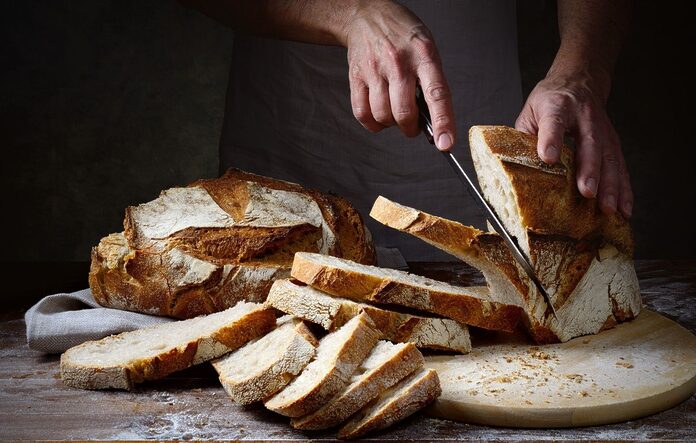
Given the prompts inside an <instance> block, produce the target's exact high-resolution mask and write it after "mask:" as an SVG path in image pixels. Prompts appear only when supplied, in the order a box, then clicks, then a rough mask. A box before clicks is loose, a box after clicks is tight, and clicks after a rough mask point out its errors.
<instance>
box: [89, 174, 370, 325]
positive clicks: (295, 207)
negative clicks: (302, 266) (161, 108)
mask: <svg viewBox="0 0 696 443" xmlns="http://www.w3.org/2000/svg"><path fill="white" fill-rule="evenodd" d="M296 251H312V252H321V253H323V254H329V255H336V256H341V257H348V258H350V259H352V260H356V261H358V262H361V263H374V262H375V251H374V247H373V245H372V240H371V236H370V233H369V231H368V230H367V228H366V227H365V225H364V223H363V220H362V218H361V217H360V215H359V214H358V212H357V211H356V210H355V209H354V208H353V207H352V206H351V205H350V204H349V203H348V202H347V201H346V200H344V199H342V198H340V197H336V196H334V195H328V194H323V193H320V192H318V191H314V190H310V189H305V188H303V187H301V186H300V185H297V184H294V183H289V182H285V181H281V180H275V179H271V178H268V177H263V176H259V175H255V174H250V173H247V172H243V171H239V170H236V169H230V170H228V171H227V172H226V173H225V174H224V175H223V176H222V177H220V178H217V179H211V180H198V181H196V182H194V183H192V184H190V185H189V186H186V187H177V188H171V189H167V190H165V191H163V192H162V193H161V194H160V196H159V197H158V198H156V199H155V200H153V201H150V202H148V203H144V204H141V205H138V206H131V207H128V208H127V209H126V216H125V220H124V231H123V232H121V233H115V234H111V235H109V236H107V237H104V238H103V239H102V240H101V241H100V242H99V245H97V246H96V247H95V248H93V250H92V263H91V268H90V274H89V285H90V288H91V289H92V293H93V294H94V298H95V299H96V300H97V302H99V303H100V304H101V305H103V306H106V307H111V308H116V309H124V310H130V311H137V312H143V313H147V314H155V315H165V316H170V317H175V318H191V317H195V316H197V315H202V314H209V313H212V312H217V311H221V310H223V309H226V308H228V307H231V306H234V305H235V304H236V303H237V302H238V301H242V300H244V301H256V302H262V301H264V300H265V298H266V295H267V294H268V290H269V289H270V286H271V284H272V283H273V281H274V280H276V279H278V278H284V277H287V276H288V274H289V271H290V266H291V264H292V257H293V254H294V253H295V252H296Z"/></svg>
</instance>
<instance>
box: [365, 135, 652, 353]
mask: <svg viewBox="0 0 696 443" xmlns="http://www.w3.org/2000/svg"><path fill="white" fill-rule="evenodd" d="M470 143H471V146H472V155H473V157H474V162H475V165H476V168H477V173H478V176H479V181H480V183H481V188H482V190H483V192H484V194H485V196H486V199H487V200H488V201H489V202H490V203H491V204H492V205H493V206H494V208H495V211H496V213H497V214H498V215H499V216H500V217H501V219H502V221H503V223H504V224H505V226H506V228H507V229H508V230H509V231H510V232H511V233H513V235H515V236H516V237H517V239H518V242H519V243H520V247H521V248H522V249H523V250H524V251H525V252H526V253H527V254H529V258H530V260H531V262H532V264H533V265H534V268H535V271H536V273H537V276H538V277H539V279H540V280H541V281H542V283H543V284H544V286H545V287H546V288H547V290H548V291H549V294H550V295H551V298H552V301H553V303H554V307H555V308H556V311H557V314H558V318H556V317H554V316H553V315H552V313H551V311H550V309H549V308H548V305H547V304H546V301H545V300H544V298H543V297H542V296H541V294H540V293H539V292H538V291H537V289H536V287H535V286H534V284H533V283H532V282H531V281H530V280H529V279H528V278H527V276H526V274H525V273H524V271H523V270H522V269H521V268H520V267H519V265H518V264H517V263H516V262H515V261H514V259H513V257H512V255H511V254H510V252H509V250H508V249H507V246H506V245H505V243H504V242H503V240H502V238H501V237H500V236H499V235H498V234H497V233H495V232H483V231H481V230H478V229H476V228H472V227H469V226H464V225H462V224H460V223H457V222H455V221H451V220H446V219H443V218H440V217H436V216H433V215H430V214H426V213H424V212H421V211H418V210H416V209H412V208H408V207H405V206H402V205H399V204H397V203H394V202H390V201H389V200H387V199H385V198H383V197H380V198H378V199H377V201H376V202H375V204H374V206H373V208H372V211H371V213H370V215H371V216H372V217H373V218H375V219H376V220H378V221H380V222H381V223H384V224H385V225H387V226H391V227H393V228H395V229H399V230H401V231H404V232H408V233H410V234H412V235H415V236H417V237H419V238H421V239H423V240H425V241H427V242H428V243H431V244H432V245H434V246H436V247H438V248H440V249H442V250H444V251H446V252H448V253H450V254H452V255H454V256H455V257H458V258H460V259H461V260H463V261H465V262H466V263H468V264H469V265H471V266H473V267H475V268H478V269H480V270H481V271H482V273H483V275H484V277H485V278H486V281H487V283H488V285H489V287H490V290H491V293H494V294H496V295H497V296H498V297H500V298H501V299H503V300H507V301H508V302H509V303H519V304H520V305H522V306H523V307H524V310H525V316H524V322H525V324H526V325H527V327H528V329H529V332H530V333H531V335H532V336H533V337H534V339H535V340H536V341H537V342H538V343H551V342H558V341H567V340H570V339H571V338H573V337H577V336H580V335H586V334H596V333H597V332H599V331H601V330H603V329H606V328H609V327H613V326H614V325H616V324H617V323H618V322H622V321H626V320H630V319H632V318H634V317H635V316H636V315H638V313H639V312H640V308H641V299H640V289H639V286H638V279H637V277H636V273H635V269H634V267H633V260H632V250H633V243H632V240H631V231H630V226H629V225H628V223H627V222H626V220H624V219H623V218H621V216H620V215H612V216H606V215H603V214H601V212H599V210H598V208H597V205H596V202H595V201H592V200H587V199H584V198H583V197H581V196H580V194H579V193H578V191H577V188H576V185H575V180H574V169H573V160H572V155H570V153H569V152H568V148H564V149H563V155H562V162H561V164H559V165H555V166H547V165H546V164H544V163H542V162H541V160H539V159H538V157H536V139H535V138H534V137H532V136H530V135H528V134H523V133H520V132H518V131H515V130H514V129H511V128H505V127H474V128H472V130H471V142H470ZM546 213H548V214H549V216H548V217H544V214H546ZM568 213H570V215H569V214H568ZM572 213H577V215H578V216H577V218H573V216H572Z"/></svg>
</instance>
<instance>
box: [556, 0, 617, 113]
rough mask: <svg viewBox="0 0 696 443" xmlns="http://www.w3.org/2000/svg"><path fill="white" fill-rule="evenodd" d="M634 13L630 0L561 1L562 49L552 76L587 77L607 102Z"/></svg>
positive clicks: (559, 3)
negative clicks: (618, 57) (612, 78)
mask: <svg viewBox="0 0 696 443" xmlns="http://www.w3.org/2000/svg"><path fill="white" fill-rule="evenodd" d="M630 12H631V2H630V1H629V0H615V1H614V0H612V1H609V0H559V1H558V25H559V31H560V36H561V45H560V48H559V50H558V53H557V54H556V58H555V60H554V63H553V65H552V67H551V69H550V70H549V74H550V75H562V76H583V77H587V79H588V81H590V82H592V85H591V87H592V88H593V89H594V93H596V94H598V95H599V96H600V97H601V99H602V100H604V101H606V99H607V97H608V95H609V89H610V86H611V75H612V72H613V70H614V65H615V63H616V59H617V56H618V54H619V51H620V49H621V45H622V43H623V40H624V38H625V36H626V33H627V30H628V26H629V22H630Z"/></svg>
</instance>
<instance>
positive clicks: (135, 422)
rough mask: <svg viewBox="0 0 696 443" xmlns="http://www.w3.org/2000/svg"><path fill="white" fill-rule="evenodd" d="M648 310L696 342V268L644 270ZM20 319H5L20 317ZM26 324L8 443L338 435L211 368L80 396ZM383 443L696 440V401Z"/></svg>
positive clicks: (435, 427)
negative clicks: (242, 393) (621, 417)
mask: <svg viewBox="0 0 696 443" xmlns="http://www.w3.org/2000/svg"><path fill="white" fill-rule="evenodd" d="M636 269H637V271H638V276H639V278H640V282H641V291H642V294H643V300H644V303H645V304H646V305H647V306H648V307H649V308H650V309H653V310H655V311H658V312H661V313H663V314H664V315H666V316H667V317H669V318H671V319H673V320H675V321H677V322H679V323H680V324H682V325H683V326H684V327H686V328H687V329H689V330H691V331H692V332H696V261H694V260H690V261H679V262H672V261H658V260H651V261H639V262H637V263H636ZM412 270H413V271H414V272H416V273H419V274H422V275H426V276H430V277H434V278H437V279H440V280H444V281H450V282H452V283H455V284H481V283H482V279H481V277H480V276H479V275H477V273H475V272H473V271H472V270H471V269H470V268H468V267H466V266H465V265H462V264H453V263H447V264H445V263H413V264H412ZM17 314H21V312H20V311H16V312H15V313H14V315H13V314H12V313H7V312H5V313H4V316H3V318H6V319H7V318H12V317H15V318H17V317H19V316H18V315H17ZM24 333H25V328H24V322H23V320H21V319H10V320H4V321H2V322H0V440H48V439H50V440H75V439H77V440H146V439H155V440H189V439H193V440H210V439H213V440H290V441H292V440H305V439H307V438H320V439H328V440H330V439H332V438H333V433H332V432H318V433H304V432H300V431H294V430H292V429H291V428H290V426H289V425H288V420H287V419H286V418H284V417H281V416H279V415H276V414H273V413H271V412H268V411H266V410H265V409H263V408H262V407H259V406H252V407H241V406H238V405H235V404H234V403H233V402H232V401H231V400H230V399H229V398H228V397H227V395H226V394H225V392H224V391H223V390H222V388H221V387H220V385H219V384H218V382H217V379H216V377H215V373H214V371H213V370H212V369H211V367H210V366H209V365H200V366H199V367H195V368H191V369H189V370H186V371H183V372H181V373H178V374H174V375H172V376H171V377H169V378H167V379H165V380H161V381H158V382H154V383H147V384H146V385H143V386H141V387H139V388H138V389H137V390H135V391H132V392H120V391H111V392H100V391H81V390H76V389H71V388H68V387H65V386H64V385H63V384H62V383H61V380H60V373H59V367H58V361H59V358H58V356H55V355H43V354H41V353H39V352H35V351H31V350H29V349H28V348H27V346H26V344H25V338H24ZM372 438H373V439H376V440H392V441H393V440H424V441H432V440H452V439H455V440H459V439H461V440H464V439H466V440H469V439H475V440H506V441H516V440H559V439H562V440H580V439H590V440H605V441H606V440H695V439H696V396H692V397H691V398H690V399H688V400H687V401H685V402H684V403H682V404H680V405H678V406H676V407H675V408H672V409H671V410H668V411H665V412H662V413H660V414H656V415H653V416H650V417H645V418H642V419H639V420H634V421H630V422H626V423H620V424H614V425H608V426H598V427H588V428H580V429H545V430H535V429H507V428H490V427H485V426H474V425H467V424H464V423H457V422H452V421H447V420H440V419H435V418H429V417H426V416H424V415H421V414H417V415H415V416H413V417H411V418H409V419H408V420H406V421H404V422H402V423H401V424H399V425H396V426H394V427H392V428H391V429H389V430H387V431H385V432H382V433H380V434H377V435H374V436H372Z"/></svg>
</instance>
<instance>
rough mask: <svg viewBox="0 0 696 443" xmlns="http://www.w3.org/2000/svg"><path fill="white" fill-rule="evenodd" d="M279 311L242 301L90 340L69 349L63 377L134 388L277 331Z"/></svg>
mask: <svg viewBox="0 0 696 443" xmlns="http://www.w3.org/2000/svg"><path fill="white" fill-rule="evenodd" d="M275 315H276V314H275V309H273V308H272V307H270V306H266V305H261V304H258V303H245V302H240V303H238V304H237V305H236V306H234V307H232V308H229V309H227V310H225V311H221V312H218V313H215V314H210V315H207V316H202V317H196V318H193V319H189V320H183V321H178V322H172V323H164V324H159V325H157V326H152V327H149V328H144V329H138V330H135V331H129V332H124V333H121V334H118V335H112V336H110V337H106V338H103V339H101V340H97V341H88V342H86V343H83V344H81V345H78V346H75V347H73V348H71V349H68V350H67V351H65V353H63V355H62V356H61V358H60V372H61V378H62V379H63V383H65V384H66V385H68V386H72V387H75V388H81V389H109V388H113V389H131V388H132V387H133V385H134V384H136V383H141V382H143V381H145V380H154V379H158V378H162V377H164V376H166V375H168V374H171V373H172V372H176V371H179V370H182V369H185V368H188V367H189V366H193V365H196V364H198V363H202V362H204V361H208V360H212V359H214V358H218V357H220V356H222V355H224V354H227V353H228V352H230V351H233V350H235V349H237V348H239V347H240V346H242V345H244V344H245V343H247V342H248V341H250V340H252V339H254V338H256V337H259V336H261V335H263V334H265V333H267V332H268V331H270V330H272V329H273V328H274V327H275V324H276V318H275Z"/></svg>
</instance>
